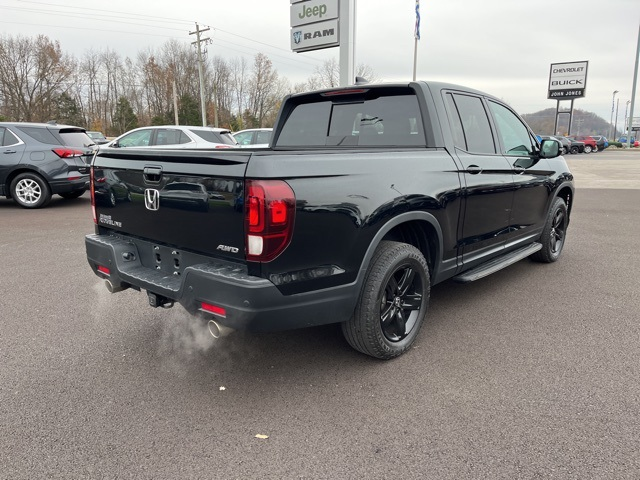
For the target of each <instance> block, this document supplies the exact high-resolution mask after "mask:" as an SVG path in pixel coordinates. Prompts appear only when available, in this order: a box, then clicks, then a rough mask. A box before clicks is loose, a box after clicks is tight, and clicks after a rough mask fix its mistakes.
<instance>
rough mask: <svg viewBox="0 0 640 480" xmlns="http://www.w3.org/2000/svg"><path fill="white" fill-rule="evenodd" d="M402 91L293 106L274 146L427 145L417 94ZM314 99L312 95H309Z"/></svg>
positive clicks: (366, 94)
mask: <svg viewBox="0 0 640 480" xmlns="http://www.w3.org/2000/svg"><path fill="white" fill-rule="evenodd" d="M401 90H402V92H403V94H394V95H386V96H376V95H377V92H376V90H375V89H371V90H370V91H367V92H365V93H364V94H363V95H361V96H358V95H335V96H325V97H322V96H319V97H316V100H318V99H319V101H315V102H313V103H301V104H299V105H295V106H294V107H293V110H292V111H291V113H290V114H289V116H288V118H287V120H286V122H285V124H284V126H283V128H282V131H281V132H280V135H279V136H278V139H277V142H276V146H277V147H325V146H333V147H348V146H400V147H402V146H411V147H415V146H426V141H425V136H424V128H423V125H422V119H421V118H420V109H419V106H418V100H417V97H416V96H415V95H414V94H413V93H407V92H409V91H410V90H409V89H406V88H405V89H401ZM312 98H313V97H312Z"/></svg>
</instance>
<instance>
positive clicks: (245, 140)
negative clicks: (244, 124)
mask: <svg viewBox="0 0 640 480" xmlns="http://www.w3.org/2000/svg"><path fill="white" fill-rule="evenodd" d="M272 133H273V128H250V129H248V130H240V131H239V132H236V133H234V134H233V137H234V138H235V139H236V140H237V142H238V144H239V145H240V146H241V147H253V148H264V147H268V146H269V142H270V141H271V134H272Z"/></svg>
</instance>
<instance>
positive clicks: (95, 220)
mask: <svg viewBox="0 0 640 480" xmlns="http://www.w3.org/2000/svg"><path fill="white" fill-rule="evenodd" d="M90 172H91V173H90V175H89V179H90V180H91V183H90V186H89V190H91V210H92V212H93V223H95V224H96V225H97V224H98V215H96V192H95V184H96V180H95V177H96V176H95V173H94V171H93V167H91V169H90Z"/></svg>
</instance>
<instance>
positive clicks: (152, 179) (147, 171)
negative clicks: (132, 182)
mask: <svg viewBox="0 0 640 480" xmlns="http://www.w3.org/2000/svg"><path fill="white" fill-rule="evenodd" d="M144 179H145V181H147V182H149V183H160V180H162V167H144Z"/></svg>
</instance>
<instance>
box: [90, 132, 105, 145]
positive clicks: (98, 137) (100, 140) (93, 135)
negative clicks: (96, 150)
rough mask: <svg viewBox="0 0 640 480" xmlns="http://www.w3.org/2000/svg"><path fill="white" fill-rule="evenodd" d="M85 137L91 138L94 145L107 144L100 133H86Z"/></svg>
mask: <svg viewBox="0 0 640 480" xmlns="http://www.w3.org/2000/svg"><path fill="white" fill-rule="evenodd" d="M87 135H89V137H91V140H93V141H94V142H95V143H96V145H104V144H105V143H109V140H108V139H107V137H105V136H104V134H103V133H102V132H87Z"/></svg>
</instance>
